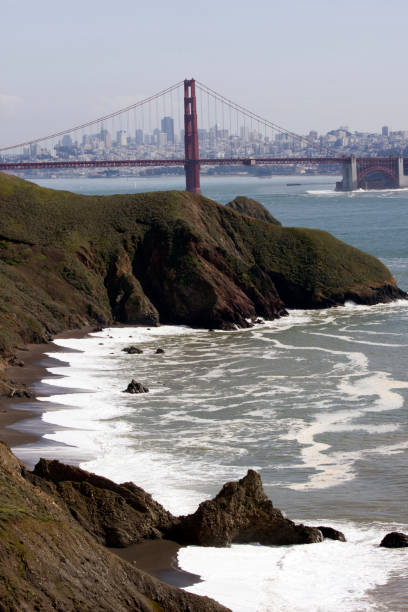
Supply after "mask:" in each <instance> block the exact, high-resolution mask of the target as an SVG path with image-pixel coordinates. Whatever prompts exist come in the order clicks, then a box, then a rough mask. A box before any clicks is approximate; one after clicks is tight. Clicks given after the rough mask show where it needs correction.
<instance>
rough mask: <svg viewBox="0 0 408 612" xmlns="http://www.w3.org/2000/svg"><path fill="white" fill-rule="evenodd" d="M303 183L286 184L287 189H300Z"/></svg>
mask: <svg viewBox="0 0 408 612" xmlns="http://www.w3.org/2000/svg"><path fill="white" fill-rule="evenodd" d="M301 184H302V183H286V187H299V185H301Z"/></svg>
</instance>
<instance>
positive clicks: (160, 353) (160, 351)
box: [156, 348, 164, 355]
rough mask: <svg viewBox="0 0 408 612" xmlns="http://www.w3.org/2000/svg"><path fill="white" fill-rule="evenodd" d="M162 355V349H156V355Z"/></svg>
mask: <svg viewBox="0 0 408 612" xmlns="http://www.w3.org/2000/svg"><path fill="white" fill-rule="evenodd" d="M163 353H164V349H162V348H158V349H156V355H162V354H163Z"/></svg>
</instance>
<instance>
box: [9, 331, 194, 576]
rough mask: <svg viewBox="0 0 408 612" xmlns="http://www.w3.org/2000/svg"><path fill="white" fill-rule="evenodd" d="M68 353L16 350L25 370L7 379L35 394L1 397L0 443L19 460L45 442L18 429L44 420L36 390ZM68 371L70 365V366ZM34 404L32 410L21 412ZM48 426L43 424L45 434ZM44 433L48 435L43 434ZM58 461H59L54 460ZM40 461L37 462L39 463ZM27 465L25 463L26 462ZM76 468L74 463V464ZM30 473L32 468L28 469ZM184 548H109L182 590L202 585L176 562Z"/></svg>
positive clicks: (168, 544)
mask: <svg viewBox="0 0 408 612" xmlns="http://www.w3.org/2000/svg"><path fill="white" fill-rule="evenodd" d="M93 329H94V326H87V327H83V328H80V329H74V330H67V331H65V332H61V333H59V334H57V335H56V336H55V339H58V338H78V339H82V338H86V336H87V335H88V334H89V333H91V332H92V330H93ZM68 350H69V349H67V348H62V347H59V346H57V345H56V344H55V343H54V342H53V341H50V342H47V343H45V344H29V345H27V346H26V347H24V348H20V349H18V350H16V356H17V359H18V360H19V361H23V362H24V365H23V366H17V365H14V366H10V367H9V368H7V369H6V373H7V376H9V377H10V379H11V380H13V382H15V383H16V384H19V385H21V384H24V385H26V387H27V389H28V390H29V391H30V392H31V393H32V397H15V398H8V397H0V440H2V441H3V442H5V443H6V444H7V445H8V446H9V447H10V448H12V450H13V453H14V454H15V455H16V456H17V457H18V458H19V448H20V447H23V446H24V445H26V444H35V443H36V442H39V441H40V440H41V439H42V437H43V436H42V435H41V434H40V433H38V432H37V431H36V430H33V429H32V427H31V428H30V425H29V424H28V426H27V428H24V427H19V425H20V426H22V425H23V424H24V423H25V422H28V421H30V420H37V419H41V415H42V414H43V413H44V412H46V409H45V406H44V402H40V401H39V400H38V398H37V393H36V386H38V385H39V384H40V383H41V380H42V379H43V378H45V377H47V378H52V377H55V378H56V379H58V378H59V376H58V375H55V374H52V373H50V372H49V368H51V367H53V366H56V365H57V364H58V366H61V364H64V363H66V362H64V361H61V360H59V359H57V358H55V357H54V356H50V355H49V353H52V354H54V353H55V354H57V353H59V352H65V353H66V352H67V351H68ZM67 367H68V364H67ZM27 404H32V405H33V406H32V408H31V409H30V408H26V407H24V408H22V407H21V408H20V406H26V405H27ZM54 428H55V427H54ZM45 429H46V426H45V424H44V430H45ZM44 433H45V431H44ZM55 459H58V457H55ZM37 460H38V458H37V459H36V460H35V463H36V462H37ZM24 463H26V461H24ZM72 463H73V464H75V462H72ZM28 467H29V468H30V469H31V468H32V467H33V466H30V465H28ZM180 548H181V546H180V545H179V544H177V543H176V542H172V541H170V540H147V541H145V542H141V543H140V544H133V545H131V546H128V547H127V548H107V550H109V551H110V552H112V553H114V554H116V555H118V556H119V557H121V558H122V559H125V560H126V561H128V562H130V563H134V564H135V565H136V567H137V568H138V569H140V570H143V571H145V572H147V573H148V574H150V575H152V576H154V577H155V578H158V579H159V580H162V581H163V582H165V583H167V584H170V585H172V586H175V587H179V588H183V587H187V586H192V585H193V584H196V583H197V582H201V578H200V576H198V575H197V574H192V573H190V572H186V571H184V570H183V569H181V568H180V567H179V565H178V562H177V553H178V551H179V550H180Z"/></svg>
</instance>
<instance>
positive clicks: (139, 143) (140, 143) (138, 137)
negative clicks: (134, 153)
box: [135, 130, 143, 145]
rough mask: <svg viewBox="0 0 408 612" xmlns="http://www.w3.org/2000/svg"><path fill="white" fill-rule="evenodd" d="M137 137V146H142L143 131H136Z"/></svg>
mask: <svg viewBox="0 0 408 612" xmlns="http://www.w3.org/2000/svg"><path fill="white" fill-rule="evenodd" d="M135 136H136V138H135V142H136V144H137V145H142V144H143V130H136V134H135Z"/></svg>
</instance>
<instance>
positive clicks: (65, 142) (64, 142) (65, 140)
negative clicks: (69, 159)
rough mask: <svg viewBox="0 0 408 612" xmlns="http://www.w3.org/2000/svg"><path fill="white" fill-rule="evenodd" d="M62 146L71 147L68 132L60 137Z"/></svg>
mask: <svg viewBox="0 0 408 612" xmlns="http://www.w3.org/2000/svg"><path fill="white" fill-rule="evenodd" d="M61 143H62V146H63V147H72V144H73V143H72V138H71V136H70V135H69V134H65V136H63V137H62V141H61Z"/></svg>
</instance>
